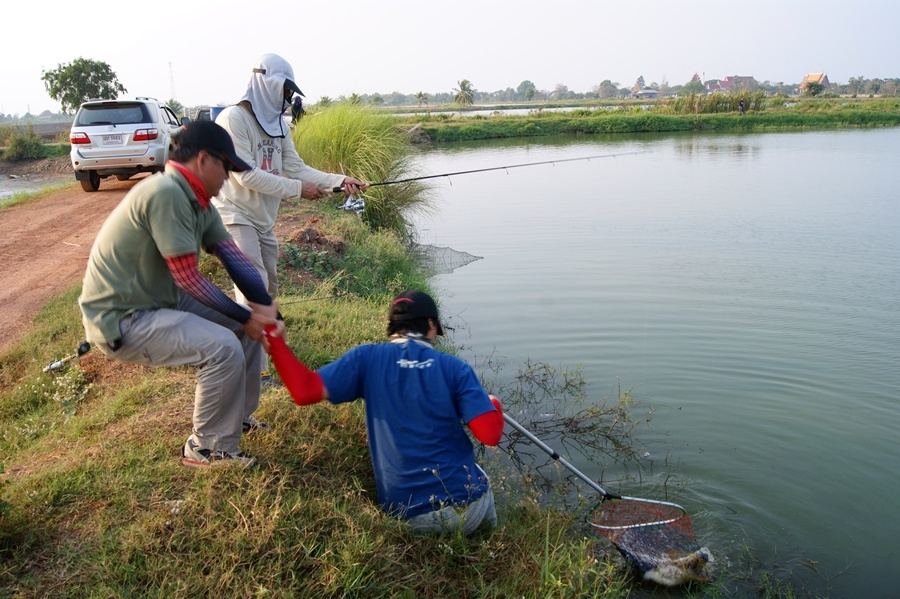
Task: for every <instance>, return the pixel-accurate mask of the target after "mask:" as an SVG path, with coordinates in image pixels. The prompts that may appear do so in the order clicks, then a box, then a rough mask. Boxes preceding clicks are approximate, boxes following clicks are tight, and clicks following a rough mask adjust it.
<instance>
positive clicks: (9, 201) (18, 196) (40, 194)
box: [0, 183, 72, 210]
mask: <svg viewBox="0 0 900 599" xmlns="http://www.w3.org/2000/svg"><path fill="white" fill-rule="evenodd" d="M71 186H72V183H59V184H57V185H50V186H48V187H45V188H43V189H40V190H38V191H21V192H19V193H14V194H12V195H11V196H9V197H7V198H4V199H0V210H3V209H4V208H11V207H12V206H17V205H19V204H24V203H26V202H30V201H32V200H39V199H41V198H44V197H47V196H48V195H50V194H51V193H56V192H57V191H60V190H63V189H68V188H69V187H71Z"/></svg>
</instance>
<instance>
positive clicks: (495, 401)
mask: <svg viewBox="0 0 900 599" xmlns="http://www.w3.org/2000/svg"><path fill="white" fill-rule="evenodd" d="M488 399H490V400H491V403H492V404H494V409H496V410H497V411H498V412H499V413H500V414H501V415H502V414H503V404H502V403H500V400H499V399H497V398H496V397H495V396H493V395H488Z"/></svg>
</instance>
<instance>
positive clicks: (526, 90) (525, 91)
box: [516, 79, 537, 102]
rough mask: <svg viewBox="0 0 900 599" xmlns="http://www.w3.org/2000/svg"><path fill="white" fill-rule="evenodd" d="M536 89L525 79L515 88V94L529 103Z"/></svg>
mask: <svg viewBox="0 0 900 599" xmlns="http://www.w3.org/2000/svg"><path fill="white" fill-rule="evenodd" d="M536 90H537V88H536V87H535V86H534V83H532V82H531V81H529V80H528V79H526V80H525V81H523V82H522V83H520V84H519V86H518V87H517V88H516V93H517V94H519V97H520V98H522V99H524V100H528V101H529V102H530V101H531V100H533V99H534V92H535V91H536Z"/></svg>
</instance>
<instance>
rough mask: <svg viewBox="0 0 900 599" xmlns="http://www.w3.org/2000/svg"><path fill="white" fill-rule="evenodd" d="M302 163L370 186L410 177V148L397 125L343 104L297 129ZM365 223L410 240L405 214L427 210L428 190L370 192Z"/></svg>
mask: <svg viewBox="0 0 900 599" xmlns="http://www.w3.org/2000/svg"><path fill="white" fill-rule="evenodd" d="M293 139H294V143H295V144H296V146H297V151H298V152H299V153H300V155H301V156H302V157H303V160H304V161H305V162H306V163H308V164H309V165H311V166H313V167H315V168H317V169H320V170H324V171H328V172H334V173H344V174H347V175H351V176H353V177H356V178H357V179H360V180H363V181H367V182H379V181H390V180H395V179H403V178H405V177H408V176H409V169H410V161H409V157H410V153H411V150H412V147H411V145H410V143H409V141H408V140H407V138H406V136H405V134H404V133H403V132H402V131H401V130H399V129H398V128H397V127H396V121H394V120H392V119H390V118H389V117H385V116H381V115H378V114H376V113H375V112H373V111H372V110H371V109H368V108H366V107H365V106H361V105H358V104H351V103H348V102H342V103H340V104H334V105H331V106H328V107H326V108H324V109H322V110H319V111H316V112H313V113H312V114H310V115H308V116H307V117H305V118H304V119H303V120H302V121H300V123H299V124H298V126H297V128H296V129H294V134H293ZM364 197H365V200H366V209H365V212H364V214H363V217H364V219H365V221H366V222H367V223H368V224H369V226H370V227H372V228H373V229H390V230H392V231H395V232H397V233H398V234H400V235H401V236H402V237H403V238H404V239H411V237H412V228H411V225H410V223H409V221H408V220H407V217H406V214H407V213H408V212H409V211H411V210H417V209H419V210H421V209H424V208H426V207H427V198H426V194H425V187H424V186H423V185H422V184H420V183H418V182H416V181H411V182H408V183H402V184H398V185H387V186H378V187H372V188H370V189H369V190H368V191H366V192H365V194H364Z"/></svg>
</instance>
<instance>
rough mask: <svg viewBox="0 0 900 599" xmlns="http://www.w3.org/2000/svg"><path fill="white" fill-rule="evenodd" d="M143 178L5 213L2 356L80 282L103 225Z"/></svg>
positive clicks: (68, 192) (0, 247) (0, 248)
mask: <svg viewBox="0 0 900 599" xmlns="http://www.w3.org/2000/svg"><path fill="white" fill-rule="evenodd" d="M139 180H140V179H136V180H133V181H122V182H120V181H116V180H115V179H113V178H112V177H110V178H108V179H104V180H103V183H102V184H101V186H100V190H99V191H97V192H94V193H86V192H84V191H82V190H81V187H80V186H78V185H77V184H76V183H75V182H74V181H73V184H72V186H71V187H69V188H67V189H64V190H62V191H58V192H55V193H53V194H51V195H49V196H47V197H45V198H41V199H40V200H32V201H30V202H26V203H24V204H20V205H18V206H13V207H11V208H5V209H2V210H0V281H2V284H0V306H3V309H2V310H0V353H2V352H3V351H5V350H7V349H9V348H10V347H12V346H13V345H14V344H15V342H16V341H18V340H19V339H21V338H22V336H24V335H25V334H26V333H27V332H28V330H29V329H30V328H31V326H32V321H33V320H34V317H35V316H36V315H37V313H38V312H39V311H40V309H41V308H42V307H43V306H44V305H45V304H46V303H47V302H48V301H49V300H50V299H51V298H53V297H55V296H57V295H59V294H60V293H62V292H63V291H65V290H66V289H68V288H69V287H71V286H72V285H73V284H74V283H76V282H78V281H80V280H81V277H82V275H83V274H84V267H85V264H86V262H87V257H88V253H89V252H90V249H91V244H92V243H93V241H94V237H95V236H96V235H97V231H98V230H99V229H100V225H101V224H102V223H103V220H104V219H105V218H106V216H107V215H108V214H109V212H110V211H111V210H112V209H113V208H114V207H115V206H116V204H118V203H119V200H121V199H122V197H123V196H124V195H125V193H126V192H127V191H128V190H129V189H131V188H132V187H134V185H135V183H137V181H139Z"/></svg>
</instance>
